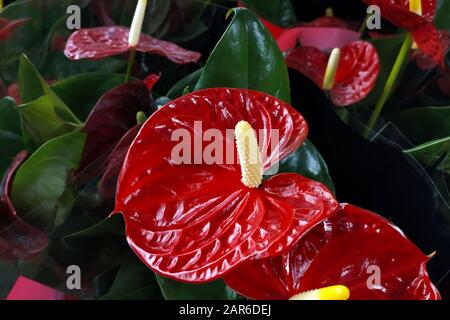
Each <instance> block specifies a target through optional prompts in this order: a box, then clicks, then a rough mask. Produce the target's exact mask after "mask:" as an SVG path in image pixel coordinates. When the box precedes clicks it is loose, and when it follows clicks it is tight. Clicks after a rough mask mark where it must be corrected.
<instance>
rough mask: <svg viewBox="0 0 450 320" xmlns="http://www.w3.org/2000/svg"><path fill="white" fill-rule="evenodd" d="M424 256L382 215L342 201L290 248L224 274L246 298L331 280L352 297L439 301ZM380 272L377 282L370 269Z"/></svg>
mask: <svg viewBox="0 0 450 320" xmlns="http://www.w3.org/2000/svg"><path fill="white" fill-rule="evenodd" d="M428 260H429V258H428V257H427V256H426V255H424V254H423V253H422V252H421V251H420V250H419V249H418V248H417V247H416V246H415V245H414V244H413V243H412V242H411V241H409V240H408V239H407V238H406V237H405V235H404V234H403V233H402V232H401V231H400V230H399V229H398V228H397V227H395V226H394V225H392V224H391V223H390V222H389V221H387V220H385V219H384V218H382V217H380V216H378V215H376V214H374V213H372V212H370V211H368V210H365V209H361V208H358V207H356V206H353V205H349V204H342V205H341V206H340V208H339V210H338V211H337V212H336V214H334V215H332V216H331V217H330V218H328V219H327V220H324V221H323V222H322V223H320V224H319V225H317V226H316V227H315V228H313V229H312V230H311V231H309V232H308V233H307V234H306V235H305V236H304V237H303V238H302V239H301V240H300V241H299V242H298V243H297V245H296V246H295V247H294V248H293V249H292V250H291V251H289V252H287V253H285V254H283V255H281V256H278V257H276V258H272V259H263V260H251V261H248V262H246V263H244V264H242V265H241V266H240V267H239V268H237V269H235V270H234V271H233V272H232V273H230V274H228V275H227V276H226V277H225V281H226V283H227V284H228V285H229V286H230V287H231V288H233V289H234V290H236V291H237V292H238V293H240V294H242V295H244V296H246V297H248V298H251V299H289V298H291V297H293V296H294V295H296V294H298V293H300V292H304V291H308V290H312V289H319V288H323V287H327V286H332V285H337V284H339V285H345V286H347V287H348V288H349V289H350V299H351V300H410V299H411V300H439V299H440V295H439V292H438V291H437V289H436V288H435V287H434V285H433V284H432V283H431V281H430V279H429V277H428V274H427V271H426V263H427V261H428ZM378 271H379V272H380V273H379V275H380V277H379V280H380V282H379V283H377V280H376V278H375V277H372V278H371V276H373V275H375V272H378Z"/></svg>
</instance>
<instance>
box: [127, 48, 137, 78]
mask: <svg viewBox="0 0 450 320" xmlns="http://www.w3.org/2000/svg"><path fill="white" fill-rule="evenodd" d="M135 58H136V49H132V50H131V51H130V56H129V58H128V67H127V73H126V74H125V83H128V82H129V81H130V78H131V71H132V70H133V65H134V59H135Z"/></svg>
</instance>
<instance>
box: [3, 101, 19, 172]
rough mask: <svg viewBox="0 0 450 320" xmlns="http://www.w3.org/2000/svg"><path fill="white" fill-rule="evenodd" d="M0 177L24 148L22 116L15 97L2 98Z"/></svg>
mask: <svg viewBox="0 0 450 320" xmlns="http://www.w3.org/2000/svg"><path fill="white" fill-rule="evenodd" d="M0 146H1V147H0V179H1V177H2V176H3V173H4V170H5V169H6V168H7V167H8V166H9V163H10V160H12V158H14V156H15V155H16V154H17V153H19V152H20V151H21V150H23V149H24V146H23V143H22V137H21V126H20V117H19V113H18V111H17V109H16V102H15V101H14V99H12V98H9V97H5V98H2V99H0Z"/></svg>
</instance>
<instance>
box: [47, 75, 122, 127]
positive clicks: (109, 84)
mask: <svg viewBox="0 0 450 320" xmlns="http://www.w3.org/2000/svg"><path fill="white" fill-rule="evenodd" d="M123 81H124V76H123V75H121V74H113V73H86V74H79V75H76V76H73V77H70V78H67V79H65V80H62V81H60V82H57V83H55V84H53V85H52V86H51V89H52V90H53V91H54V92H55V93H56V94H57V95H58V97H60V98H61V100H62V101H64V103H65V104H66V105H67V106H68V107H69V108H70V109H71V110H73V112H74V113H75V114H76V115H77V116H78V117H79V118H80V119H86V117H87V116H88V114H89V113H90V112H91V110H92V108H93V107H94V105H95V104H96V103H97V101H98V100H99V99H100V97H101V96H102V95H103V94H104V93H106V92H107V91H109V90H111V89H112V88H115V87H117V86H118V85H120V84H121V83H123Z"/></svg>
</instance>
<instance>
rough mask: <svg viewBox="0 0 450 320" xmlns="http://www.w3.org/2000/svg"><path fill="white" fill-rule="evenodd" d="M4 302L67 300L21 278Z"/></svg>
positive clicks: (47, 288)
mask: <svg viewBox="0 0 450 320" xmlns="http://www.w3.org/2000/svg"><path fill="white" fill-rule="evenodd" d="M6 300H67V297H66V295H65V294H64V293H62V292H59V291H57V290H55V289H52V288H50V287H47V286H44V285H43V284H40V283H38V282H36V281H33V280H30V279H28V278H25V277H22V276H21V277H19V278H18V279H17V281H16V283H15V284H14V286H13V288H12V289H11V291H10V293H9V294H8V297H7V298H6Z"/></svg>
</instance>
